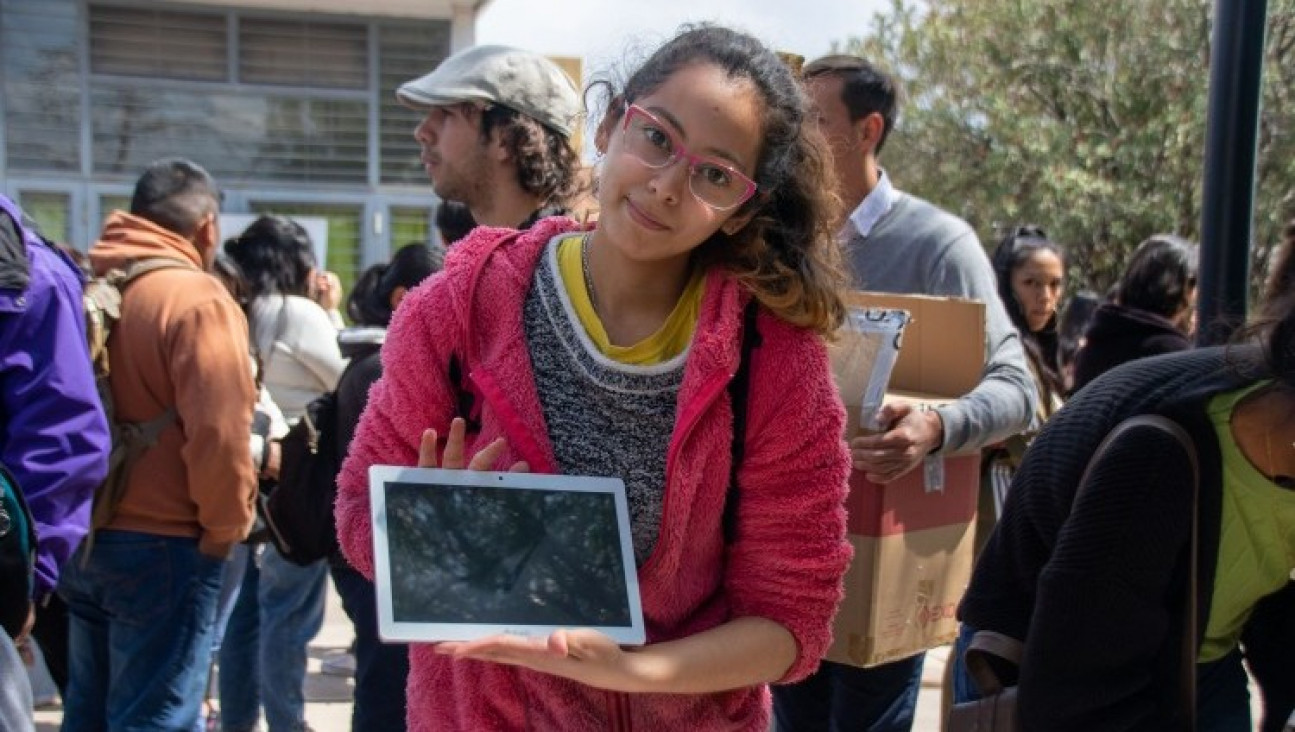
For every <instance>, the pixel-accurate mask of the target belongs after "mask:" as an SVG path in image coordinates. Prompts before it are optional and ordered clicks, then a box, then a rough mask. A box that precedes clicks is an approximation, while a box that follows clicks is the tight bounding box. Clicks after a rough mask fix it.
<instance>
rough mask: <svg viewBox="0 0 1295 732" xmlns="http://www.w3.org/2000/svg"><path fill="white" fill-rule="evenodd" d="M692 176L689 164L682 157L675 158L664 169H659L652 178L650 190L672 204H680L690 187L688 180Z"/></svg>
mask: <svg viewBox="0 0 1295 732" xmlns="http://www.w3.org/2000/svg"><path fill="white" fill-rule="evenodd" d="M691 174H692V171H691V166H689V165H688V162H687V161H686V160H684V159H683V158H682V157H679V158H675V159H674V160H672V161H670V162H669V163H666V165H665V166H664V167H662V168H658V169H657V171H656V174H655V175H653V176H652V182H651V186H650V189H651V190H652V192H654V193H656V194H657V195H658V196H662V197H664V198H665V199H666V200H667V201H669V202H670V203H678V202H679V201H680V200H681V199H682V197H683V195H684V193H683V192H684V190H686V189H687V188H688V186H689V182H688V178H689V177H690V176H691Z"/></svg>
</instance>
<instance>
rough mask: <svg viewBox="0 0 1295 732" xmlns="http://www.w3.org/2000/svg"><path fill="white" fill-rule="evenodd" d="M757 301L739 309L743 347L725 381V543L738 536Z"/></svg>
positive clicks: (757, 335) (757, 339)
mask: <svg viewBox="0 0 1295 732" xmlns="http://www.w3.org/2000/svg"><path fill="white" fill-rule="evenodd" d="M759 311H760V304H759V302H758V301H756V299H755V298H751V301H750V302H748V303H747V304H746V308H745V309H744V310H743V311H742V348H741V351H740V355H739V357H738V362H737V372H736V373H734V374H733V379H732V380H731V381H729V382H728V395H729V403H730V404H731V405H732V408H733V462H732V465H731V466H730V468H729V478H728V492H727V493H726V494H725V495H724V543H725V544H726V545H727V544H732V543H733V542H734V541H736V540H737V501H738V485H737V471H738V468H739V467H741V465H742V457H743V456H744V455H745V453H746V406H747V395H748V393H749V392H750V390H751V352H752V351H754V350H755V349H757V348H759V347H760V343H761V341H762V339H761V338H760V330H759V328H758V327H756V324H755V319H756V316H757V315H758V314H759Z"/></svg>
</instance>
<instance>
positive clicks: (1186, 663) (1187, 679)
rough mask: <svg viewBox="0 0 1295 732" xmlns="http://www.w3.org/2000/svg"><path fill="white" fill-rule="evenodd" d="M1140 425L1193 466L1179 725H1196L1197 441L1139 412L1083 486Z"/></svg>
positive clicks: (1115, 434)
mask: <svg viewBox="0 0 1295 732" xmlns="http://www.w3.org/2000/svg"><path fill="white" fill-rule="evenodd" d="M1136 427H1152V428H1155V429H1159V430H1161V431H1163V432H1165V433H1166V434H1168V435H1169V436H1171V437H1173V438H1174V440H1176V441H1177V442H1178V444H1179V446H1180V447H1181V448H1182V450H1183V454H1184V455H1185V456H1186V457H1187V461H1188V466H1189V467H1190V468H1191V475H1192V485H1191V496H1192V504H1191V511H1192V519H1191V534H1190V535H1189V539H1188V547H1187V552H1188V555H1187V581H1186V582H1184V583H1183V584H1184V585H1185V592H1186V598H1185V600H1184V604H1183V607H1184V608H1185V609H1186V611H1185V612H1184V615H1183V629H1182V645H1181V651H1180V660H1179V684H1178V688H1179V702H1180V704H1181V705H1182V706H1181V709H1180V711H1179V714H1180V715H1181V718H1180V719H1178V720H1177V722H1178V724H1177V725H1176V727H1180V728H1186V729H1194V728H1195V723H1194V721H1193V720H1195V718H1196V656H1197V653H1198V650H1197V643H1196V640H1197V638H1196V636H1197V632H1198V628H1197V616H1198V608H1197V605H1196V588H1197V586H1196V580H1197V577H1196V573H1197V566H1198V563H1199V552H1200V540H1199V533H1200V511H1199V509H1198V506H1199V504H1200V490H1201V472H1200V465H1199V459H1198V458H1197V455H1196V443H1194V442H1192V438H1191V436H1190V435H1188V434H1187V430H1185V429H1183V427H1182V425H1180V424H1178V423H1177V422H1175V421H1174V420H1172V419H1170V418H1168V417H1165V416H1163V415H1159V414H1139V415H1136V416H1133V417H1129V418H1128V419H1126V420H1124V421H1123V422H1120V423H1119V424H1117V425H1116V426H1115V429H1113V430H1111V431H1110V433H1109V434H1107V435H1106V437H1105V438H1104V439H1103V440H1102V443H1101V444H1100V445H1098V447H1097V450H1096V451H1095V452H1094V453H1093V457H1092V458H1091V459H1090V460H1089V461H1088V466H1087V467H1086V468H1084V475H1083V478H1081V479H1080V482H1079V485H1080V486H1083V485H1085V484H1086V483H1087V482H1088V477H1089V473H1090V472H1091V471H1092V469H1093V464H1094V463H1096V462H1097V459H1098V457H1099V456H1101V455H1102V453H1104V452H1105V451H1106V450H1107V448H1108V446H1109V445H1110V444H1112V443H1113V442H1114V441H1115V440H1116V439H1118V438H1119V436H1120V435H1121V434H1123V433H1124V432H1127V431H1128V430H1129V429H1133V428H1136Z"/></svg>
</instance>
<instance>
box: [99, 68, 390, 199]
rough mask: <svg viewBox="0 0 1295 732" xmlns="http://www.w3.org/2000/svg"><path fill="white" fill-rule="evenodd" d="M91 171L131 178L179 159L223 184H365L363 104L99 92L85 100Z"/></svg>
mask: <svg viewBox="0 0 1295 732" xmlns="http://www.w3.org/2000/svg"><path fill="white" fill-rule="evenodd" d="M91 99H92V104H93V105H94V108H95V109H96V110H97V111H96V114H95V115H94V118H93V124H94V169H95V171H96V172H101V173H118V174H123V175H134V174H136V173H137V171H139V170H141V169H143V167H144V166H145V165H147V164H148V163H149V162H151V161H153V160H156V159H157V158H161V157H167V156H173V155H183V156H185V157H188V158H190V159H192V160H194V161H195V162H197V163H199V164H200V165H203V166H204V167H206V168H207V170H208V171H210V172H211V174H212V175H213V176H215V177H216V178H217V179H218V180H219V181H221V182H223V183H227V182H231V181H247V182H259V181H264V180H280V181H297V182H310V183H364V182H365V180H366V179H367V175H366V174H367V171H368V167H367V157H366V153H367V152H368V146H367V122H368V114H367V111H366V110H367V105H366V104H365V103H364V102H363V101H351V100H337V99H310V98H306V97H300V96H283V97H278V96H265V95H260V94H255V93H250V92H232V91H231V92H191V91H184V90H162V89H154V88H146V87H142V86H133V85H127V84H119V85H109V84H101V85H99V86H97V87H96V88H95V89H94V90H92V92H91Z"/></svg>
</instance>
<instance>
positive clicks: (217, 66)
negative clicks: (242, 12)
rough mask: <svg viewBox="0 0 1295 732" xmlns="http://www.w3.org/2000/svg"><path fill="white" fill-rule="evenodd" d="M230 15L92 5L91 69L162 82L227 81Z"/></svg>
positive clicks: (99, 72)
mask: <svg viewBox="0 0 1295 732" xmlns="http://www.w3.org/2000/svg"><path fill="white" fill-rule="evenodd" d="M227 46H228V43H227V39H226V33H225V16H224V15H217V14H213V13H200V12H183V11H174V10H149V9H146V8H125V7H113V6H105V5H91V6H90V70H91V71H92V72H93V73H96V74H119V75H122V76H144V77H149V78H162V79H192V80H197V81H224V80H225V79H226V77H227V76H228V73H229V72H228V68H229V67H228V62H227V58H228V53H229V49H228V47H227Z"/></svg>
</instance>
